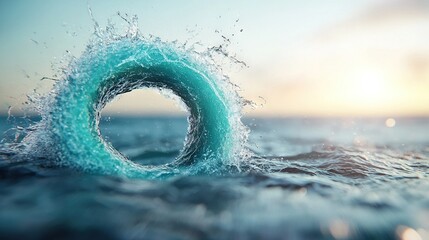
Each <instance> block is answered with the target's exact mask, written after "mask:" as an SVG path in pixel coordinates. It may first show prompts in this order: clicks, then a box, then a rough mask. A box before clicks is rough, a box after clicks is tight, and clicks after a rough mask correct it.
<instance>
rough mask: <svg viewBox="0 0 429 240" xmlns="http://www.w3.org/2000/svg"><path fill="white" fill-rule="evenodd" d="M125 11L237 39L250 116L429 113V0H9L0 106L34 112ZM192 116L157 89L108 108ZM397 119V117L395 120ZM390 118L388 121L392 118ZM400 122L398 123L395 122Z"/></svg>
mask: <svg viewBox="0 0 429 240" xmlns="http://www.w3.org/2000/svg"><path fill="white" fill-rule="evenodd" d="M88 4H89V5H90V7H91V9H92V12H93V15H94V18H95V19H96V20H97V21H98V23H99V24H100V25H101V26H106V24H107V22H108V21H109V19H110V20H111V21H113V22H116V24H117V26H118V27H119V28H121V26H122V27H124V26H125V25H126V23H125V22H124V21H122V20H121V19H120V18H119V17H118V16H117V12H118V11H119V12H121V13H122V14H126V13H127V14H136V15H137V16H138V17H139V26H140V29H141V30H142V32H143V33H144V34H145V35H149V34H152V35H154V36H158V37H160V38H161V39H163V40H168V41H174V40H178V42H180V43H184V42H191V43H192V42H193V43H195V42H199V43H201V45H202V46H204V47H211V46H217V45H219V44H222V43H223V41H224V40H223V39H224V38H223V37H222V36H224V37H226V38H228V39H230V41H231V43H230V45H229V50H228V51H229V52H230V54H231V55H235V56H236V57H237V58H238V59H240V60H242V61H244V62H246V64H247V65H248V67H244V68H241V67H240V66H235V65H234V64H231V63H225V65H226V67H225V69H226V73H227V74H228V75H229V76H230V77H231V81H232V82H234V83H236V84H238V85H239V86H240V87H241V91H240V94H241V95H242V96H244V97H245V98H247V99H249V100H252V101H254V102H256V103H257V104H258V105H262V106H260V107H257V108H256V109H250V108H249V109H246V115H247V116H299V117H332V116H364V117H365V116H371V117H372V116H375V117H386V119H390V118H392V120H394V118H395V117H404V116H408V117H416V116H429V94H428V92H429V44H428V43H429V1H426V0H355V1H343V0H328V1H316V0H305V1H270V3H269V4H267V3H265V2H261V1H233V2H232V1H216V2H213V1H137V0H128V1H110V0H109V1H96V0H92V1H89V2H87V1H65V0H61V1H58V0H55V1H54V0H46V1H30V0H17V1H0V53H1V54H0V113H3V114H7V112H8V111H9V110H10V112H11V113H12V114H13V115H20V114H22V113H23V112H25V111H26V106H27V105H26V103H25V102H26V100H27V95H28V94H31V93H32V92H33V91H34V89H36V91H37V92H46V91H48V90H49V89H50V87H51V86H52V84H53V82H54V81H52V80H49V79H44V80H41V79H43V78H44V77H47V78H57V77H58V76H59V72H60V71H61V67H63V66H66V65H67V62H68V61H69V59H70V56H75V57H79V56H80V55H81V53H82V52H83V51H84V49H85V46H86V45H87V43H88V41H89V39H90V37H91V34H92V32H93V29H94V23H93V21H92V20H91V17H90V16H89V13H88ZM104 112H105V113H108V114H112V115H113V114H126V115H177V114H183V112H181V110H180V108H179V107H177V106H176V105H175V104H174V103H173V101H172V100H171V99H166V98H165V97H163V96H161V95H159V94H157V93H156V92H154V91H150V90H137V91H133V92H131V93H128V94H124V95H123V96H121V97H120V99H119V100H116V101H115V102H113V103H112V104H110V105H109V106H108V107H107V108H106V109H105V111H104ZM391 123H392V121H391ZM386 124H387V121H386ZM393 124H394V122H393Z"/></svg>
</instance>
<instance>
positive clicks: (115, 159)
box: [20, 34, 248, 178]
mask: <svg viewBox="0 0 429 240" xmlns="http://www.w3.org/2000/svg"><path fill="white" fill-rule="evenodd" d="M65 73H66V74H65V75H64V77H63V79H61V81H58V82H56V84H55V85H54V87H53V89H52V90H51V91H50V92H49V93H48V94H47V95H46V96H43V97H41V101H40V102H39V103H38V106H37V108H38V110H39V112H40V115H41V117H42V120H41V121H40V122H39V123H37V124H35V125H33V126H32V128H33V129H34V130H33V131H31V132H30V133H29V134H28V135H27V136H26V137H25V139H24V140H23V141H22V143H23V144H22V145H25V148H24V151H23V153H24V154H27V155H31V156H37V157H39V158H46V159H50V160H52V161H51V162H52V163H54V164H55V165H57V166H64V167H69V168H72V169H76V170H78V171H83V172H88V173H95V174H107V175H117V176H125V177H140V178H165V177H169V176H172V175H176V174H200V173H218V172H222V171H225V170H226V169H239V168H240V162H242V161H243V159H244V158H245V155H246V149H245V147H244V145H245V143H246V140H247V134H248V130H247V128H246V127H245V126H244V125H243V124H242V122H241V120H240V118H241V108H242V106H243V104H244V101H243V99H242V98H241V97H239V95H238V94H237V92H236V86H234V85H233V84H232V83H230V82H229V80H228V78H227V77H225V76H224V75H222V74H221V72H220V71H219V69H217V68H216V67H215V66H214V65H212V64H210V63H209V61H207V60H206V56H205V55H204V54H198V53H196V52H195V51H189V50H188V49H185V48H184V47H179V46H177V44H174V43H167V42H163V41H161V40H159V39H152V38H145V37H142V36H140V35H138V34H127V35H125V36H121V37H118V36H113V37H112V36H110V37H108V38H107V37H100V34H96V39H94V40H92V41H91V42H90V44H89V45H88V46H87V48H86V51H85V52H84V53H83V54H82V56H81V57H80V58H79V59H77V60H75V61H73V62H72V63H71V64H70V66H69V67H68V69H67V71H65ZM140 88H156V89H160V90H162V91H164V92H165V90H168V91H171V92H172V93H173V94H174V95H177V96H178V97H179V98H180V99H181V101H182V102H183V103H184V104H185V105H186V108H187V110H188V112H189V117H188V122H189V128H188V133H187V137H186V139H185V143H184V148H183V149H182V150H181V152H180V154H179V156H178V157H177V158H176V160H175V161H174V162H172V163H168V164H164V165H161V166H158V165H157V166H155V165H153V166H143V165H139V164H136V163H134V162H132V161H130V160H129V159H127V158H126V157H125V156H123V155H122V154H121V153H120V152H118V151H117V150H115V149H114V148H113V146H112V145H110V144H109V143H108V142H106V141H105V140H103V138H102V136H101V133H100V130H99V127H98V125H99V121H100V113H101V110H102V109H103V107H104V106H105V105H106V104H107V103H108V102H110V101H111V100H113V99H114V98H115V97H116V96H118V95H120V94H123V93H126V92H130V91H132V90H134V89H140ZM22 145H21V146H20V149H22Z"/></svg>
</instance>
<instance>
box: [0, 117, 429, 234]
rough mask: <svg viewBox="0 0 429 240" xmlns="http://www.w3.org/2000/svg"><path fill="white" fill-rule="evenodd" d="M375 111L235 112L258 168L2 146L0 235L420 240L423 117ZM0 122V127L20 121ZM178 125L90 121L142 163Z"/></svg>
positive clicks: (427, 188)
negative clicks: (131, 166) (148, 170)
mask: <svg viewBox="0 0 429 240" xmlns="http://www.w3.org/2000/svg"><path fill="white" fill-rule="evenodd" d="M385 120H386V119H333V118H329V119H305V118H286V119H269V118H261V119H244V123H245V124H246V125H247V126H248V127H249V128H250V130H251V134H250V136H249V137H250V138H249V142H248V143H247V145H248V146H249V148H250V149H251V151H252V152H253V153H254V155H255V156H259V157H253V159H249V160H248V161H249V162H252V164H254V163H255V162H264V163H265V164H260V165H259V167H260V168H259V170H258V169H257V168H253V169H252V170H251V171H248V172H241V173H240V172H232V173H231V172H228V171H226V172H224V174H220V175H219V174H203V175H202V174H200V175H194V176H186V175H178V176H174V177H171V178H169V179H164V180H156V179H155V180H154V179H152V180H150V179H138V178H137V179H129V178H123V177H117V176H105V175H97V174H88V173H83V172H80V171H75V170H70V169H67V168H58V167H52V166H47V167H43V166H40V163H43V162H45V161H46V159H43V158H41V159H34V158H32V159H30V158H20V159H18V160H19V161H18V162H16V160H17V159H14V154H13V153H10V151H8V150H10V148H8V146H7V144H5V143H3V144H2V145H1V146H2V147H1V149H2V151H1V154H0V159H1V165H0V166H1V167H0V169H1V170H0V178H1V180H0V195H1V196H2V197H1V199H0V209H1V211H0V238H1V239H17V238H29V239H46V238H71V239H74V238H79V239H82V238H88V239H89V238H96V237H97V238H100V237H102V238H105V239H136V238H137V239H401V238H400V236H408V235H406V234H413V233H416V234H419V236H420V237H421V239H427V236H428V235H427V232H428V230H429V225H428V223H429V195H428V192H429V174H428V173H429V172H428V169H429V138H428V137H427V129H428V128H429V119H427V118H415V119H413V118H397V119H396V125H395V126H394V127H392V128H389V127H386V125H385ZM0 121H1V124H0V127H1V128H2V129H0V130H2V131H3V130H6V129H8V128H10V127H11V126H14V125H25V123H20V122H22V121H24V119H19V118H18V119H13V118H12V121H17V122H15V123H9V122H7V121H6V119H5V117H4V118H1V120H0ZM35 121H37V119H35ZM187 126H188V123H187V121H186V118H184V117H175V118H168V117H112V118H107V117H106V118H102V119H101V123H100V128H101V133H102V135H103V138H104V139H105V140H106V141H107V142H109V143H111V144H112V146H114V147H115V148H116V149H117V150H118V151H120V152H121V153H123V154H124V155H125V156H126V157H127V158H129V159H131V160H132V161H134V162H136V163H138V164H141V165H164V164H168V163H170V162H174V161H175V157H176V156H178V154H179V153H180V151H181V149H182V147H183V141H184V138H185V136H186V133H187ZM8 133H9V135H8V134H6V135H5V136H4V137H5V138H6V139H13V138H15V135H14V133H13V132H8ZM12 159H14V160H15V161H14V162H13V163H12V162H10V161H11V160H12ZM23 229H25V231H23ZM425 234H426V235H425ZM404 239H405V238H404ZM417 239H418V238H417Z"/></svg>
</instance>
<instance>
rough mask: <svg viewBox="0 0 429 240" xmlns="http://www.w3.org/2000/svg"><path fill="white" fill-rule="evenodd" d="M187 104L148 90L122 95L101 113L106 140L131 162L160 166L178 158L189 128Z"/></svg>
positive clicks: (101, 122) (101, 130)
mask: <svg viewBox="0 0 429 240" xmlns="http://www.w3.org/2000/svg"><path fill="white" fill-rule="evenodd" d="M184 106H185V105H184V103H182V102H181V100H180V99H179V98H178V97H177V96H176V95H174V94H173V93H172V92H169V91H165V90H162V92H160V91H159V90H158V89H152V88H145V89H138V90H133V91H131V92H128V93H125V94H121V95H119V96H117V97H115V99H114V100H113V101H112V102H110V103H108V104H107V105H106V107H105V108H104V109H103V111H102V113H101V120H100V125H99V127H100V132H101V134H102V136H103V139H104V140H105V141H106V142H108V143H110V144H111V145H112V146H113V147H114V148H115V149H116V150H118V151H119V152H120V153H121V154H123V155H124V156H126V157H127V158H128V159H130V160H132V161H134V162H136V163H139V164H142V165H161V164H165V163H169V162H172V161H174V159H175V158H176V157H177V156H179V153H180V151H181V150H182V148H183V146H184V142H185V138H186V133H187V129H188V122H187V117H188V113H187V111H186V108H185V107H184Z"/></svg>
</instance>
